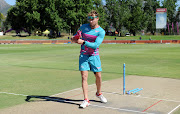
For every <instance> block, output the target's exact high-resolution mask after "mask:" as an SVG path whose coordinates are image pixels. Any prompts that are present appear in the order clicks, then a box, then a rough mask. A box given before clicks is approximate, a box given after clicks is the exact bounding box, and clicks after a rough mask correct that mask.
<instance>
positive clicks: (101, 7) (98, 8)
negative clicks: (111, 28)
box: [93, 0, 108, 30]
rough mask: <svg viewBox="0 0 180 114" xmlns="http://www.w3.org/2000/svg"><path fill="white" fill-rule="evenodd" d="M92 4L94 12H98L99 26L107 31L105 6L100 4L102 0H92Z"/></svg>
mask: <svg viewBox="0 0 180 114" xmlns="http://www.w3.org/2000/svg"><path fill="white" fill-rule="evenodd" d="M93 4H94V7H95V10H96V11H98V13H99V18H100V19H99V23H98V24H99V25H100V26H101V27H102V28H103V29H105V30H107V29H108V22H107V14H106V11H105V6H104V5H103V3H102V0H94V1H93Z"/></svg>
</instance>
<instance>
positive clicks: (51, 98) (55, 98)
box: [25, 95, 100, 108]
mask: <svg viewBox="0 0 180 114" xmlns="http://www.w3.org/2000/svg"><path fill="white" fill-rule="evenodd" d="M31 98H38V99H44V100H46V101H54V102H60V103H66V104H73V105H78V106H79V105H80V104H81V102H82V101H83V100H74V99H68V98H60V97H50V96H38V95H29V96H27V97H26V99H25V101H27V102H34V101H30V99H31ZM90 102H99V103H100V101H96V100H90ZM79 108H80V107H79Z"/></svg>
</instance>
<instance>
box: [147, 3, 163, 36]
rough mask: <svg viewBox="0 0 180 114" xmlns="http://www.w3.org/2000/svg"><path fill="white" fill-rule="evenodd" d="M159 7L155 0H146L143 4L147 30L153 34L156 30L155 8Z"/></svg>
mask: <svg viewBox="0 0 180 114" xmlns="http://www.w3.org/2000/svg"><path fill="white" fill-rule="evenodd" d="M159 7H160V3H159V1H157V0H146V1H145V4H144V12H145V13H146V17H145V20H144V21H146V22H147V31H148V32H151V34H153V35H154V34H155V31H156V9H157V8H159Z"/></svg>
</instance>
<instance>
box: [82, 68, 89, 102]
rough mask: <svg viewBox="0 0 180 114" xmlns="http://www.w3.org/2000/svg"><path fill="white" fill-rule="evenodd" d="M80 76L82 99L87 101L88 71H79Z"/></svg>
mask: <svg viewBox="0 0 180 114" xmlns="http://www.w3.org/2000/svg"><path fill="white" fill-rule="evenodd" d="M81 76H82V89H83V93H84V99H88V82H87V79H88V71H81Z"/></svg>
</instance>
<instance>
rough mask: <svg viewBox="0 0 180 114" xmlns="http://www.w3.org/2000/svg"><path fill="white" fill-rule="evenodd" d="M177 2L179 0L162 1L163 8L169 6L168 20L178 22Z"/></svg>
mask: <svg viewBox="0 0 180 114" xmlns="http://www.w3.org/2000/svg"><path fill="white" fill-rule="evenodd" d="M176 2H177V0H164V1H162V4H163V8H167V18H168V22H169V23H172V22H176V15H175V12H176V7H177V5H176Z"/></svg>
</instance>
